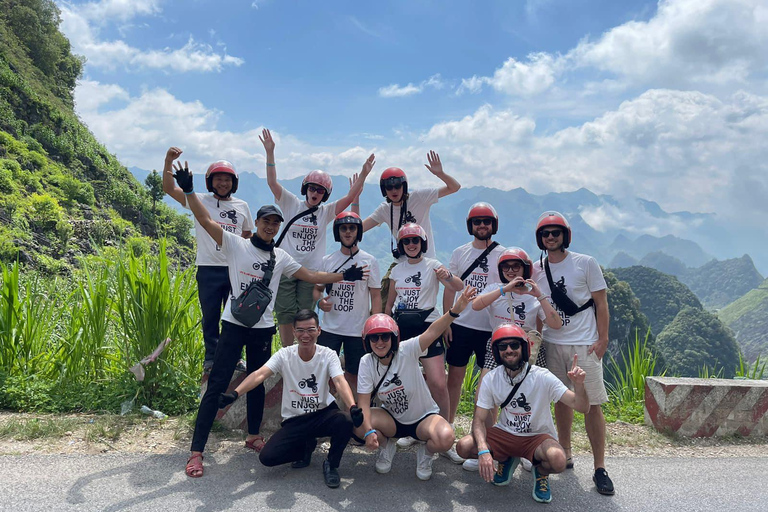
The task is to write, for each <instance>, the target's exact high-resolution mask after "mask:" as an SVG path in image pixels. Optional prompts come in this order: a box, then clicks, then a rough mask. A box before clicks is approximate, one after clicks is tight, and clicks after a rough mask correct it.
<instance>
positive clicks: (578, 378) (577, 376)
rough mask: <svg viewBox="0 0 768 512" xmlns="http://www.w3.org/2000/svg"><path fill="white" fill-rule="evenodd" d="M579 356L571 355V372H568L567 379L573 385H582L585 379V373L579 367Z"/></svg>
mask: <svg viewBox="0 0 768 512" xmlns="http://www.w3.org/2000/svg"><path fill="white" fill-rule="evenodd" d="M578 363H579V356H577V355H576V354H574V355H573V366H571V371H569V372H568V378H569V379H570V380H571V382H573V383H574V384H582V385H583V384H584V379H586V377H587V373H586V372H585V371H584V370H582V369H581V367H580V366H579V364H578Z"/></svg>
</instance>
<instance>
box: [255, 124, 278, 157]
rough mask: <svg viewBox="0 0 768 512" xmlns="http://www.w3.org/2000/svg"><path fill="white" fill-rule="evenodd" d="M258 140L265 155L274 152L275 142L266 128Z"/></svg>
mask: <svg viewBox="0 0 768 512" xmlns="http://www.w3.org/2000/svg"><path fill="white" fill-rule="evenodd" d="M259 140H260V141H261V143H262V144H263V145H264V149H265V150H266V151H267V153H272V152H274V151H275V140H274V139H273V138H272V134H271V133H269V130H267V129H266V128H264V129H263V130H261V135H259Z"/></svg>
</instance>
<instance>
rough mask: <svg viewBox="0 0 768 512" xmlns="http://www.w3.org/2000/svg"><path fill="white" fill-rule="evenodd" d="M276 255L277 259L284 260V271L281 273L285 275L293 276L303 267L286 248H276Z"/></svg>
mask: <svg viewBox="0 0 768 512" xmlns="http://www.w3.org/2000/svg"><path fill="white" fill-rule="evenodd" d="M275 255H276V259H277V260H280V261H281V262H283V271H282V272H281V275H284V276H285V277H293V274H295V273H296V271H297V270H299V269H300V268H301V265H300V264H299V263H298V262H297V261H296V260H295V259H293V257H292V256H291V255H290V254H288V253H287V252H285V251H284V250H282V249H280V248H277V249H275Z"/></svg>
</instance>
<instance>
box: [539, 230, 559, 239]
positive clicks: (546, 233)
mask: <svg viewBox="0 0 768 512" xmlns="http://www.w3.org/2000/svg"><path fill="white" fill-rule="evenodd" d="M562 234H563V230H562V229H553V230H551V231H550V230H548V229H542V230H541V238H548V237H549V235H552V236H553V237H554V238H557V237H559V236H560V235H562Z"/></svg>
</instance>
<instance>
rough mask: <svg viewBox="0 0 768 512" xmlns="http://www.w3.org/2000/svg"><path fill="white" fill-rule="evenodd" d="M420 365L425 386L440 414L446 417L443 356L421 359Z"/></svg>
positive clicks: (447, 402)
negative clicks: (425, 381)
mask: <svg viewBox="0 0 768 512" xmlns="http://www.w3.org/2000/svg"><path fill="white" fill-rule="evenodd" d="M421 366H423V367H424V373H425V375H426V377H427V387H428V388H429V392H430V393H431V394H432V398H433V399H434V400H435V402H436V403H437V406H438V407H440V416H442V417H443V418H445V419H446V420H447V419H448V408H449V407H450V405H449V401H448V389H447V388H446V385H445V363H444V362H443V356H442V355H439V356H435V357H430V358H427V359H422V360H421Z"/></svg>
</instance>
